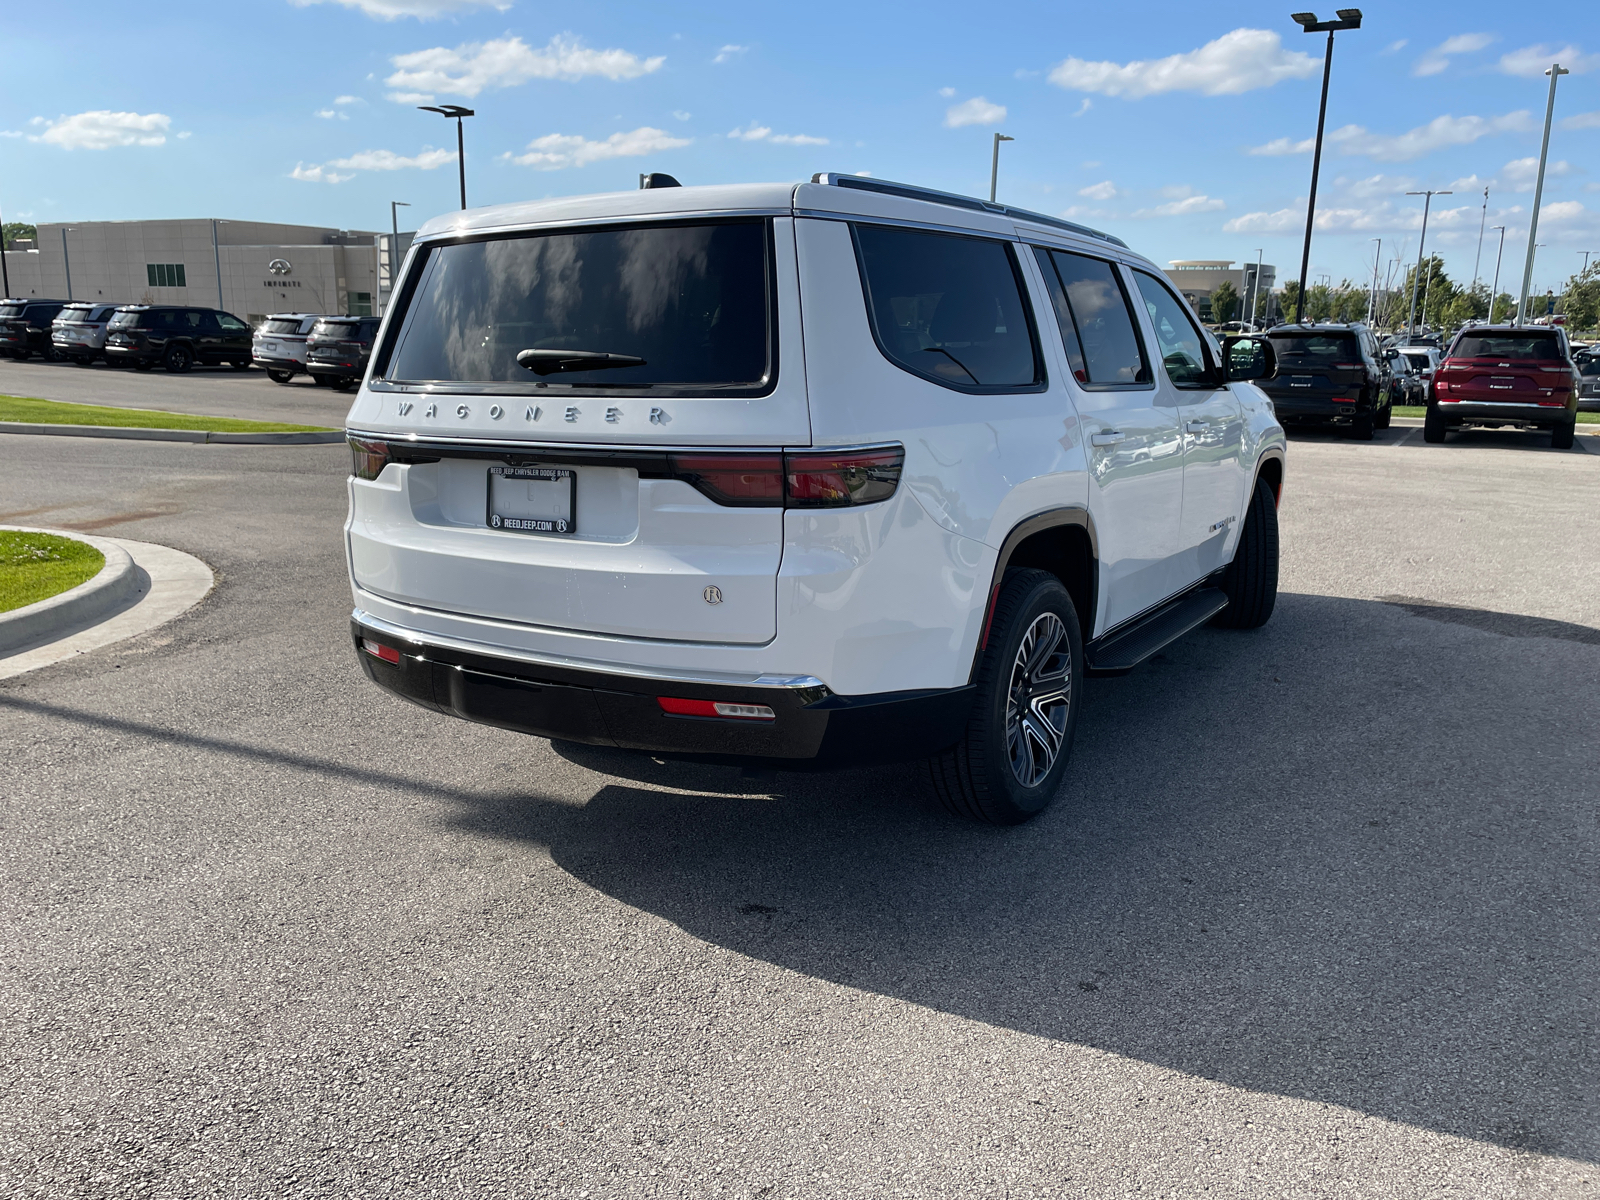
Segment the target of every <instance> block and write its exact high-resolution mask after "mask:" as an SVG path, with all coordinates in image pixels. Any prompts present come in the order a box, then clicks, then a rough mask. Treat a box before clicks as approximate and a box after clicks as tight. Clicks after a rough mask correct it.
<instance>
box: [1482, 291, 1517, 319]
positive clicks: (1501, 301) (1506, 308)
mask: <svg viewBox="0 0 1600 1200" xmlns="http://www.w3.org/2000/svg"><path fill="white" fill-rule="evenodd" d="M1516 305H1517V298H1516V297H1515V296H1513V295H1512V294H1511V293H1510V292H1501V293H1500V294H1499V295H1498V296H1496V297H1495V298H1494V312H1493V313H1492V314H1491V315H1490V317H1489V323H1490V324H1491V325H1501V324H1504V323H1505V322H1506V321H1509V320H1510V319H1511V310H1512V309H1513V308H1515V307H1516Z"/></svg>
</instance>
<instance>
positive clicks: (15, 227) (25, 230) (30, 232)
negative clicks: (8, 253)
mask: <svg viewBox="0 0 1600 1200" xmlns="http://www.w3.org/2000/svg"><path fill="white" fill-rule="evenodd" d="M0 237H3V238H4V239H5V243H6V249H7V250H9V249H11V243H12V242H14V241H16V240H17V239H18V238H32V239H33V243H34V245H38V244H39V230H38V229H37V227H35V226H33V225H29V224H27V223H26V222H24V221H7V222H6V223H5V225H4V227H3V228H0Z"/></svg>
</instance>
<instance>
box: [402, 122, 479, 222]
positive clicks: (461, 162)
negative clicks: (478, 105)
mask: <svg viewBox="0 0 1600 1200" xmlns="http://www.w3.org/2000/svg"><path fill="white" fill-rule="evenodd" d="M417 108H418V109H419V110H420V111H422V112H435V113H438V114H439V115H440V116H441V117H445V118H451V117H453V118H455V123H456V164H457V165H458V166H459V167H460V168H461V207H462V208H465V207H466V206H467V143H466V138H465V136H464V135H463V134H462V132H461V118H462V117H475V116H477V115H478V114H477V112H476V111H474V110H473V109H470V108H462V107H461V105H459V104H419V105H417Z"/></svg>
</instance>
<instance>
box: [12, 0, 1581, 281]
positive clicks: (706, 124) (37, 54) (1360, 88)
mask: <svg viewBox="0 0 1600 1200" xmlns="http://www.w3.org/2000/svg"><path fill="white" fill-rule="evenodd" d="M1293 7H1296V6H1292V5H1290V4H1281V5H1271V6H1268V5H1264V4H1253V3H1243V4H1235V5H1232V6H1222V5H1213V6H1203V5H1195V4H1193V3H1172V4H1167V3H1142V4H1137V5H1133V4H1120V5H1118V4H1096V5H1086V4H1073V5H1062V4H1059V3H1056V4H1043V3H1039V4H1034V3H1026V2H1023V3H1013V4H1010V5H1007V6H1003V7H999V8H991V9H989V10H981V9H974V8H973V7H972V6H971V5H970V4H960V5H957V4H946V3H937V2H925V3H922V4H918V5H907V4H905V3H903V2H902V3H895V4H874V3H870V2H869V3H854V4H844V3H839V2H838V0H813V2H812V3H809V4H799V5H796V4H790V5H752V4H748V3H745V4H731V3H715V2H702V3H697V4H695V5H692V6H690V5H674V4H659V3H658V4H639V3H615V2H608V0H590V2H589V3H586V4H583V5H561V6H557V5H552V4H546V3H539V2H537V0H251V2H248V3H245V2H238V0H235V2H230V3H224V4H217V3H215V2H214V0H213V2H211V3H185V2H183V0H164V2H163V3H160V4H139V3H126V2H118V3H114V4H113V3H103V2H100V0H92V2H91V3H90V4H89V5H87V6H76V7H70V8H62V9H51V8H49V7H44V8H37V7H36V8H35V9H33V10H32V11H33V14H34V17H33V20H32V21H31V22H30V23H29V24H28V25H27V26H25V27H23V28H18V25H17V22H15V21H8V22H7V25H8V28H7V30H6V36H5V39H4V42H3V44H0V61H3V63H4V70H5V78H6V80H7V82H8V85H9V86H8V87H7V88H6V89H5V95H4V97H3V99H0V206H3V210H4V214H5V217H6V219H7V220H14V219H18V218H21V219H31V220H40V221H52V220H96V219H125V218H141V217H151V218H153V217H187V216H221V217H237V218H253V219H262V220H281V221H299V222H307V223H315V224H327V225H338V226H342V227H347V228H365V229H372V228H384V227H386V226H387V225H388V218H389V207H388V202H389V201H390V200H408V201H410V202H411V203H412V204H413V206H414V207H413V208H411V209H410V210H409V216H410V220H409V221H407V222H405V223H404V224H405V225H407V226H411V227H414V226H415V225H416V224H417V223H418V222H419V221H420V220H421V219H423V218H425V217H427V216H430V215H432V214H434V213H437V212H441V211H445V210H447V209H450V208H453V207H454V206H455V204H456V202H457V201H456V168H455V160H454V126H453V124H451V123H449V122H446V121H445V120H444V119H442V118H440V117H437V116H435V115H433V114H431V113H422V112H418V111H416V108H415V106H416V105H417V104H419V103H427V102H428V98H429V97H431V98H432V100H433V101H434V102H438V103H458V104H465V105H469V106H472V107H475V108H477V109H478V110H479V113H480V115H479V116H477V117H475V118H472V119H471V120H470V121H469V122H468V126H467V176H468V193H469V197H468V198H469V201H470V202H471V203H472V204H474V205H477V204H493V203H499V202H504V201H512V200H520V199H528V198H534V197H541V196H550V195H570V194H578V193H584V192H599V191H611V190H615V189H619V188H630V187H634V186H636V184H637V176H638V173H639V172H640V171H644V170H663V171H668V172H671V173H672V174H674V175H676V176H677V177H678V178H680V179H681V180H682V181H683V182H685V183H720V182H737V181H748V180H773V179H800V178H804V177H807V176H809V175H811V174H812V173H813V172H815V171H819V170H833V171H846V172H851V171H866V172H871V173H872V174H873V175H876V176H880V177H883V178H890V179H899V180H907V181H912V182H916V183H922V184H927V185H931V186H934V187H940V188H945V189H949V190H952V191H959V192H967V193H972V194H986V193H987V189H988V170H989V152H990V145H991V137H992V135H993V133H995V132H996V131H1002V132H1004V133H1006V134H1008V135H1010V136H1012V137H1015V138H1016V139H1017V140H1016V141H1015V142H1014V143H1010V144H1007V145H1006V146H1004V147H1003V149H1002V151H1001V155H1002V161H1001V177H1000V178H1001V186H1000V196H1001V198H1002V199H1004V200H1007V201H1009V202H1012V203H1015V204H1020V205H1022V206H1025V207H1028V208H1034V209H1038V210H1040V211H1044V212H1049V213H1058V214H1060V213H1064V214H1068V215H1071V216H1073V217H1074V218H1075V219H1078V220H1082V221H1085V222H1088V223H1090V224H1094V225H1097V226H1099V227H1101V228H1104V229H1108V230H1111V231H1113V232H1115V233H1117V234H1119V235H1120V236H1122V237H1123V238H1125V239H1126V240H1127V241H1128V242H1129V244H1130V245H1132V246H1133V247H1135V248H1136V249H1138V250H1140V251H1142V252H1143V253H1146V254H1148V255H1150V256H1151V257H1152V258H1154V259H1156V260H1157V261H1159V262H1165V261H1167V260H1169V259H1174V258H1223V259H1233V260H1236V261H1242V260H1245V259H1250V260H1253V259H1254V258H1255V253H1256V249H1257V247H1261V248H1263V249H1264V252H1265V257H1266V260H1267V261H1268V262H1275V263H1276V264H1278V266H1279V271H1280V277H1281V278H1287V277H1289V276H1292V275H1293V274H1295V273H1297V271H1298V264H1299V253H1300V242H1301V235H1302V230H1303V226H1304V219H1305V217H1304V213H1305V209H1304V204H1305V196H1306V193H1307V190H1308V185H1309V180H1310V168H1311V162H1310V157H1311V156H1310V154H1309V153H1308V152H1307V146H1306V145H1303V143H1307V142H1308V139H1310V138H1311V136H1312V134H1313V133H1314V132H1315V122H1316V104H1317V91H1318V88H1319V86H1320V80H1321V52H1322V47H1323V39H1322V38H1321V36H1308V35H1306V34H1303V33H1301V32H1300V30H1299V28H1298V27H1297V26H1295V25H1294V24H1293V23H1292V22H1291V21H1290V20H1289V19H1288V13H1289V11H1290V10H1291V8H1293ZM1578 11H1580V6H1577V5H1570V6H1569V5H1517V6H1508V5H1505V4H1503V3H1495V4H1490V3H1480V2H1476V0H1466V2H1463V3H1433V2H1428V3H1422V2H1415V0H1414V2H1411V3H1404V4H1401V3H1374V4H1369V5H1367V6H1365V8H1364V12H1365V14H1366V21H1365V24H1364V27H1363V28H1362V29H1361V30H1360V31H1358V32H1353V33H1346V34H1340V35H1339V40H1338V43H1337V49H1336V51H1335V57H1334V74H1333V87H1332V92H1331V95H1330V99H1329V115H1328V129H1329V131H1330V137H1329V141H1328V146H1327V148H1326V150H1325V152H1324V161H1323V176H1322V186H1321V188H1320V189H1319V196H1318V211H1319V229H1318V233H1317V236H1316V238H1315V239H1314V242H1313V246H1312V272H1313V275H1314V276H1315V275H1318V274H1322V273H1326V274H1328V275H1330V276H1331V277H1332V280H1333V281H1334V282H1337V281H1338V280H1339V279H1340V278H1341V277H1343V276H1349V277H1352V278H1356V279H1361V278H1365V277H1369V276H1370V273H1371V270H1372V266H1371V264H1372V261H1373V259H1372V255H1373V252H1374V249H1375V243H1374V242H1373V241H1372V240H1371V239H1374V238H1382V239H1383V255H1384V258H1385V259H1386V260H1392V259H1393V258H1394V256H1395V255H1396V254H1397V253H1400V252H1403V253H1404V254H1405V255H1406V256H1407V257H1410V258H1414V257H1415V254H1416V250H1417V232H1418V225H1419V222H1420V199H1419V198H1408V197H1406V196H1405V195H1404V194H1403V193H1404V192H1406V191H1408V190H1415V189H1417V188H1450V189H1453V191H1454V192H1455V194H1454V195H1453V196H1450V197H1440V198H1438V199H1437V200H1436V202H1435V205H1434V209H1433V219H1432V220H1431V222H1430V224H1429V231H1428V242H1429V246H1430V248H1433V249H1437V250H1438V251H1439V252H1440V253H1441V254H1443V255H1444V256H1445V259H1446V262H1447V264H1448V265H1449V267H1450V269H1451V271H1452V273H1453V274H1454V275H1456V276H1457V277H1459V278H1462V279H1470V278H1471V276H1472V273H1473V259H1474V255H1475V251H1476V248H1477V244H1478V227H1479V217H1480V214H1481V206H1482V203H1483V188H1484V187H1485V186H1488V187H1489V188H1490V196H1489V215H1488V221H1487V224H1488V225H1489V226H1491V227H1492V226H1495V225H1506V226H1507V227H1508V228H1507V232H1506V243H1505V266H1504V268H1503V269H1502V275H1501V286H1502V290H1507V289H1510V290H1515V283H1516V281H1517V279H1518V278H1519V277H1520V271H1521V263H1522V254H1523V248H1524V246H1525V242H1526V232H1527V225H1528V217H1529V210H1530V206H1531V200H1532V170H1531V160H1536V157H1537V155H1538V152H1539V132H1540V127H1541V124H1542V121H1543V117H1544V105H1545V96H1546V89H1547V85H1548V81H1547V80H1546V78H1545V77H1544V76H1543V74H1542V72H1543V70H1544V68H1545V66H1547V65H1548V64H1549V62H1550V61H1551V60H1552V59H1555V60H1558V61H1560V62H1561V63H1562V65H1563V66H1568V67H1571V68H1572V69H1573V74H1571V75H1569V76H1566V77H1564V78H1563V79H1562V81H1561V84H1560V89H1559V91H1558V94H1557V102H1556V118H1557V123H1556V128H1555V132H1554V134H1553V135H1552V140H1551V150H1550V158H1551V163H1552V168H1551V173H1550V176H1549V178H1548V180H1547V183H1546V189H1545V210H1544V215H1543V216H1542V217H1541V221H1540V231H1539V241H1540V242H1542V243H1547V245H1546V246H1545V247H1544V248H1543V249H1541V250H1540V252H1539V255H1540V256H1539V266H1538V267H1537V268H1536V271H1535V286H1536V288H1537V289H1538V290H1541V291H1542V290H1543V289H1544V287H1546V286H1548V285H1550V284H1553V283H1556V282H1558V280H1559V279H1561V278H1565V276H1566V275H1568V274H1569V273H1571V272H1572V271H1574V270H1576V269H1577V268H1578V267H1579V265H1581V262H1582V256H1581V255H1580V254H1579V253H1578V252H1579V251H1583V250H1597V251H1600V216H1597V214H1600V154H1597V151H1600V25H1597V24H1596V23H1595V22H1594V21H1593V20H1592V19H1585V20H1582V21H1580V20H1576V19H1573V17H1574V15H1575V14H1576V13H1577V12H1578ZM57 14H59V15H57ZM1322 15H1323V16H1331V15H1332V11H1331V9H1329V10H1327V11H1324V12H1322ZM1585 37H1587V42H1586V41H1585ZM1591 43H1592V44H1591ZM403 211H404V210H403ZM1497 238H1498V234H1496V233H1495V232H1493V231H1492V229H1491V232H1490V233H1489V234H1488V235H1487V238H1486V245H1485V251H1484V263H1483V265H1482V267H1481V271H1482V273H1483V275H1484V276H1485V278H1486V279H1487V277H1488V276H1489V275H1490V274H1491V273H1492V271H1493V261H1494V251H1495V245H1496V240H1497ZM1385 269H1386V270H1387V269H1388V268H1387V266H1386V268H1385Z"/></svg>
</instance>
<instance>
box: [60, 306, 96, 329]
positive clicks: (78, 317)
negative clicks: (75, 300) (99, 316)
mask: <svg viewBox="0 0 1600 1200" xmlns="http://www.w3.org/2000/svg"><path fill="white" fill-rule="evenodd" d="M56 320H57V321H59V322H60V323H61V324H63V325H89V324H92V323H93V321H94V309H92V308H63V309H62V310H61V315H60V316H59V317H57V318H56Z"/></svg>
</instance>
